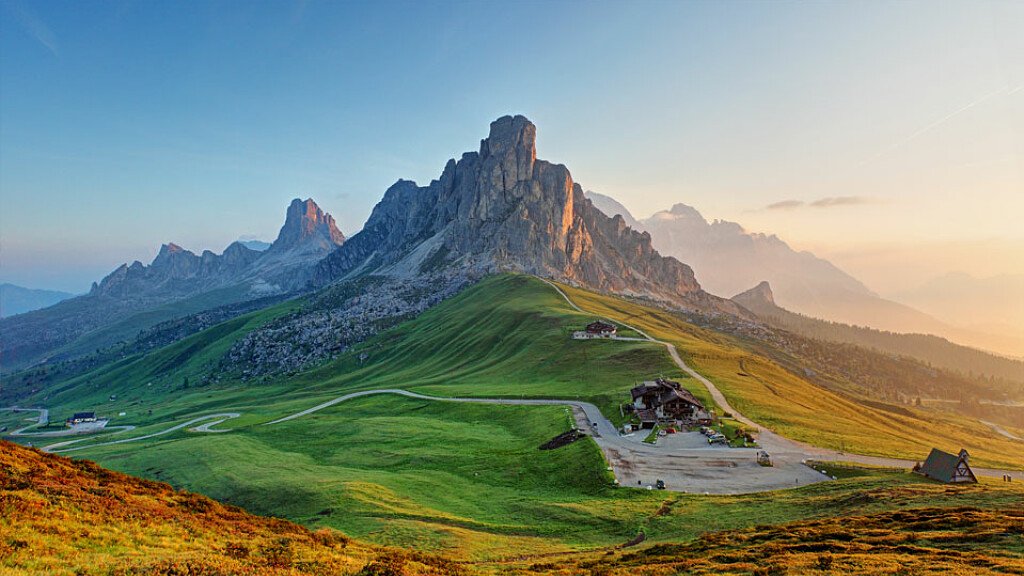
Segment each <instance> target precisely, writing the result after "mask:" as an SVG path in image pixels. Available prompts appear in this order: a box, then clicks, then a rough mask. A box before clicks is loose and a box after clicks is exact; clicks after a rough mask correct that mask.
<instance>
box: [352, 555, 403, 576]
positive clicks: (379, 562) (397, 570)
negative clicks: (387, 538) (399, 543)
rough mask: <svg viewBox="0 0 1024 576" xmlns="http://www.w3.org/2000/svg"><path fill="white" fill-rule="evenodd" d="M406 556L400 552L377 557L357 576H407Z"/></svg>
mask: <svg viewBox="0 0 1024 576" xmlns="http://www.w3.org/2000/svg"><path fill="white" fill-rule="evenodd" d="M407 574H408V572H407V571H406V569H405V556H403V555H402V554H401V553H398V552H385V553H384V554H381V555H380V556H377V559H376V560H373V561H372V562H370V563H369V564H367V565H366V566H363V569H362V570H360V571H359V573H358V575H357V576H407Z"/></svg>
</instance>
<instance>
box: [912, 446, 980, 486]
mask: <svg viewBox="0 0 1024 576" xmlns="http://www.w3.org/2000/svg"><path fill="white" fill-rule="evenodd" d="M969 459H970V454H968V453H967V450H960V453H959V454H955V455H954V454H950V453H949V452H943V451H942V450H939V449H938V448H932V451H931V453H930V454H928V458H927V459H926V460H925V461H924V464H921V465H919V466H914V472H916V473H917V474H920V475H922V476H925V477H926V478H931V479H932V480H938V481H939V482H947V483H961V482H972V483H976V482H977V481H978V479H977V478H976V477H975V476H974V472H973V471H972V470H971V465H970V463H969V462H968V460H969Z"/></svg>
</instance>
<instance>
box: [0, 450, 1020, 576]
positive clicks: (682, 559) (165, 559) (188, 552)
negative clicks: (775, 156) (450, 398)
mask: <svg viewBox="0 0 1024 576" xmlns="http://www.w3.org/2000/svg"><path fill="white" fill-rule="evenodd" d="M845 476H847V478H845V479H843V480H840V481H838V482H837V483H836V484H834V485H833V486H832V489H831V490H828V491H823V490H822V489H821V488H822V487H821V486H817V487H813V489H804V490H792V491H787V492H785V493H782V494H772V495H760V496H746V497H714V498H705V497H701V496H688V495H682V494H667V495H662V496H663V497H664V499H650V501H649V502H643V503H642V505H641V503H638V502H635V501H633V500H631V499H619V500H617V501H615V502H608V503H607V504H606V505H605V506H604V507H602V506H601V504H600V503H595V504H594V507H595V508H596V509H599V510H600V509H602V508H603V509H606V510H620V509H621V510H625V511H626V512H628V514H630V515H634V516H635V526H636V528H637V529H638V530H641V531H642V533H643V534H645V535H646V536H648V538H647V539H646V540H643V541H642V542H640V543H636V539H634V541H633V543H632V545H631V546H627V547H622V546H609V547H603V548H599V549H596V550H593V551H589V552H584V553H572V552H562V553H551V552H550V549H551V548H552V547H553V544H552V543H548V545H547V546H541V547H536V548H535V547H530V546H529V545H526V546H523V543H522V542H521V539H520V538H517V537H515V536H513V537H505V536H502V535H500V534H494V533H481V534H480V538H481V539H485V540H486V539H490V540H492V541H495V542H496V543H497V542H502V541H504V542H506V543H507V546H506V547H505V548H504V549H503V551H504V552H505V554H504V556H505V557H504V558H502V559H490V560H483V561H465V560H463V561H455V560H452V559H448V558H445V557H443V556H438V555H432V554H424V553H421V552H417V551H413V550H408V549H405V550H402V549H398V548H388V549H383V548H376V547H374V546H372V545H367V544H365V543H362V542H360V541H359V540H353V539H350V538H349V537H347V536H345V535H343V534H341V533H339V532H336V531H333V530H329V529H323V528H319V529H316V530H315V531H311V530H309V529H307V528H303V527H300V526H297V525H295V524H293V523H291V522H288V521H284V520H277V519H272V518H263V517H258V516H252V515H250V514H248V513H247V512H245V511H243V510H241V509H239V508H235V507H232V506H225V505H223V504H220V503H218V502H215V501H212V500H209V499H207V498H206V497H203V496H199V495H196V494H191V493H188V492H182V491H176V490H174V489H173V488H171V487H170V486H168V485H166V484H163V483H159V482H153V481H148V480H140V479H137V478H133V477H131V476H125V475H122V474H119V473H116V472H111V471H109V470H105V469H103V468H100V467H98V466H96V465H95V464H92V463H91V462H88V461H80V460H70V459H67V458H62V457H59V456H53V455H46V454H42V453H40V452H38V451H35V450H30V449H25V448H21V447H18V446H16V445H14V444H10V443H7V442H0V491H2V492H0V534H2V538H0V572H2V573H4V574H12V575H29V574H33V575H34V574H54V575H71V574H76V575H91V574H96V575H99V574H104V575H107V574H116V575H133V574H138V575H142V574H202V575H205V576H227V575H229V574H230V575H241V574H245V575H249V574H252V575H256V574H260V575H264V574H271V575H273V574H282V575H283V574H293V575H305V574H309V575H313V574H316V575H327V574H331V575H336V574H359V575H366V576H370V575H389V576H417V575H437V576H446V575H451V576H454V575H466V576H470V575H476V574H480V575H494V574H521V575H523V576H526V575H538V576H539V575H541V574H545V575H547V574H552V575H553V574H595V573H596V574H609V575H612V574H614V575H625V574H637V573H641V574H673V573H681V572H684V573H695V574H725V573H729V574H751V573H752V574H783V573H787V572H789V573H804V574H806V573H810V574H815V573H822V574H825V573H833V571H839V570H841V571H842V572H844V573H850V574H877V573H889V572H898V571H900V570H902V571H904V572H909V573H932V572H936V573H946V574H1005V573H1013V572H1014V570H1016V567H1018V566H1020V564H1021V562H1022V561H1024V546H1022V544H1021V542H1022V541H1021V535H1022V534H1024V509H1021V507H1020V502H1021V498H1022V496H1024V491H1022V489H1021V488H1019V487H1013V486H1009V485H996V484H994V483H993V484H987V483H986V484H983V485H981V486H943V485H938V484H934V483H930V482H923V481H921V480H920V479H917V478H913V477H910V476H909V475H907V474H902V473H901V474H893V473H888V472H884V471H871V470H845ZM459 488H461V487H459ZM353 492H354V493H356V494H359V489H358V488H357V489H354V490H353ZM642 496H647V494H642ZM773 501H774V502H773ZM404 504H405V503H404V502H403V501H402V500H401V499H395V500H394V501H393V502H392V505H393V506H395V507H396V508H401V507H402V506H403V505H404ZM609 504H610V505H609ZM581 507H582V506H581ZM812 507H818V508H819V510H818V513H817V514H814V513H810V514H809V510H810V508H812ZM551 508H552V509H553V510H554V511H555V512H556V513H562V514H567V513H569V512H571V511H575V510H578V509H579V508H580V507H574V508H565V507H559V506H557V505H552V506H551ZM559 510H562V511H561V512H559ZM800 510H802V512H801V511H800ZM362 513H363V509H362V508H360V506H359V505H358V504H357V505H355V506H353V507H350V508H338V509H334V510H332V511H331V515H332V516H336V517H341V516H351V517H353V523H357V522H358V521H359V519H360V517H361V515H362ZM399 513H400V512H396V515H397V514H399ZM620 514H624V513H623V512H620ZM808 515H810V516H816V518H815V519H804V520H798V521H791V522H788V523H787V519H792V518H793V517H794V516H795V517H803V518H806V517H807V516H808ZM755 522H756V523H757V525H754V523H755ZM450 526H451V527H452V528H451V529H452V530H459V529H460V528H459V527H458V526H457V524H456V523H455V522H451V523H450ZM666 526H675V527H676V532H675V534H674V535H675V536H676V539H675V540H667V541H666V540H662V539H659V536H663V534H664V532H665V530H664V527H666ZM738 526H742V527H738ZM423 528H424V525H422V524H421V523H418V522H417V521H415V520H407V521H406V522H405V523H404V524H397V526H396V529H395V530H396V533H395V534H394V535H395V536H401V535H404V536H405V537H406V538H408V539H409V540H415V543H416V545H417V547H419V548H424V547H430V546H431V545H432V544H433V539H432V534H431V533H430V531H429V530H426V531H425V530H423ZM400 531H401V532H400ZM545 542H553V539H552V538H550V537H547V538H536V539H533V541H531V542H530V543H528V544H535V543H540V544H543V543H545ZM517 544H519V545H520V546H517Z"/></svg>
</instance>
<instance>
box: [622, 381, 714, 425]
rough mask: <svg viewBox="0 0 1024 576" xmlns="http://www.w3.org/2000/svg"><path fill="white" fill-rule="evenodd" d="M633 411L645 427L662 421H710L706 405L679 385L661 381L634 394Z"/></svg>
mask: <svg viewBox="0 0 1024 576" xmlns="http://www.w3.org/2000/svg"><path fill="white" fill-rule="evenodd" d="M630 395H631V396H632V398H633V410H634V412H636V415H637V416H639V417H640V422H641V423H642V425H643V426H653V425H654V424H656V423H657V422H659V421H661V420H691V421H700V420H703V419H706V418H707V413H706V412H705V410H704V405H703V404H701V402H700V400H697V398H696V397H694V395H693V394H691V393H690V391H689V390H687V389H685V388H683V387H682V385H680V384H679V383H678V382H673V381H671V380H665V379H664V378H658V379H657V380H654V381H648V382H644V383H642V384H638V385H637V386H634V387H633V389H632V390H630Z"/></svg>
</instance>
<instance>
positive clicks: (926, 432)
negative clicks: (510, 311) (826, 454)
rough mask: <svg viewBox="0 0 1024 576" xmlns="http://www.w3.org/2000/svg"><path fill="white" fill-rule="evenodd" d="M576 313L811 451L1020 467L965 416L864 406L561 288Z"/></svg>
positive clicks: (635, 308) (613, 302)
mask: <svg viewBox="0 0 1024 576" xmlns="http://www.w3.org/2000/svg"><path fill="white" fill-rule="evenodd" d="M563 289H564V290H566V292H567V293H568V294H569V295H570V297H571V298H572V299H573V300H574V301H575V302H576V303H577V304H578V305H580V306H581V307H582V308H583V309H584V310H588V311H594V312H595V313H598V314H601V315H603V316H606V317H608V318H611V319H613V320H618V321H622V322H627V323H629V324H631V325H634V326H636V327H638V328H640V329H641V330H644V331H646V332H647V333H648V334H650V335H651V336H652V337H654V338H657V339H660V340H664V341H667V342H671V343H673V344H674V345H675V346H676V347H677V348H678V349H679V353H680V355H681V356H682V357H683V358H684V360H686V362H687V363H689V364H691V365H692V366H693V367H694V368H695V369H696V370H697V371H698V372H700V373H701V374H703V375H704V376H705V377H707V378H708V379H710V380H711V381H713V382H714V383H715V385H716V386H718V388H719V389H720V390H721V391H722V393H723V394H725V396H726V398H727V399H728V401H729V403H730V404H731V405H732V406H734V407H735V408H736V409H737V410H739V411H740V412H742V413H743V414H744V415H746V416H747V417H749V418H751V419H753V420H754V421H755V422H758V423H760V424H762V425H764V426H766V427H768V428H769V429H771V430H774V431H776V432H779V433H780V434H782V435H784V436H787V437H789V438H793V439H795V440H800V441H804V442H807V443H810V444H813V445H815V446H824V447H828V448H834V449H838V450H846V451H850V452H855V453H859V454H868V455H875V456H890V457H897V458H906V459H911V460H913V459H923V458H924V457H925V456H926V455H927V454H928V451H929V450H930V449H931V448H932V447H940V448H943V449H945V450H947V451H950V452H956V451H958V450H959V449H960V448H961V447H964V448H967V450H968V451H970V452H971V454H972V458H974V457H975V456H976V458H975V459H973V460H972V463H974V464H976V465H989V466H997V467H1000V466H1006V467H1011V468H1021V467H1024V449H1022V446H1024V445H1022V444H1021V443H1020V442H1018V441H1014V440H1010V439H1008V438H1005V437H1002V436H1000V435H998V434H996V433H994V432H993V431H992V429H991V428H989V427H988V426H986V425H984V424H982V423H980V422H978V421H977V420H975V419H973V418H959V417H957V416H955V415H953V414H950V413H947V412H940V411H937V410H924V409H916V408H911V407H902V406H891V407H890V406H887V405H884V404H880V403H868V402H865V401H861V400H859V399H858V398H856V397H853V396H849V395H842V394H839V393H836V392H833V391H829V390H826V389H824V388H822V387H820V386H816V385H814V384H813V383H811V382H809V381H808V380H806V379H805V378H802V377H800V376H797V375H795V374H793V373H792V372H790V371H788V370H786V369H784V368H783V367H782V366H780V365H779V364H777V363H775V362H773V361H772V360H770V359H768V358H766V357H764V356H761V355H758V354H756V353H754V352H753V351H751V350H749V349H747V348H745V347H744V346H743V344H742V343H741V342H739V341H737V340H735V339H733V338H731V337H729V336H727V335H723V334H719V333H715V332H710V331H707V330H703V329H701V328H698V327H696V326H694V325H693V324H690V323H688V322H687V321H686V320H684V319H683V318H681V317H679V316H676V315H673V314H670V313H667V312H664V311H662V310H659V309H657V308H651V307H647V306H642V305H639V304H635V303H632V302H627V301H625V300H622V299H618V298H612V297H608V296H602V295H600V294H595V293H593V292H588V291H585V290H579V289H575V288H572V287H568V286H564V287H563Z"/></svg>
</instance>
